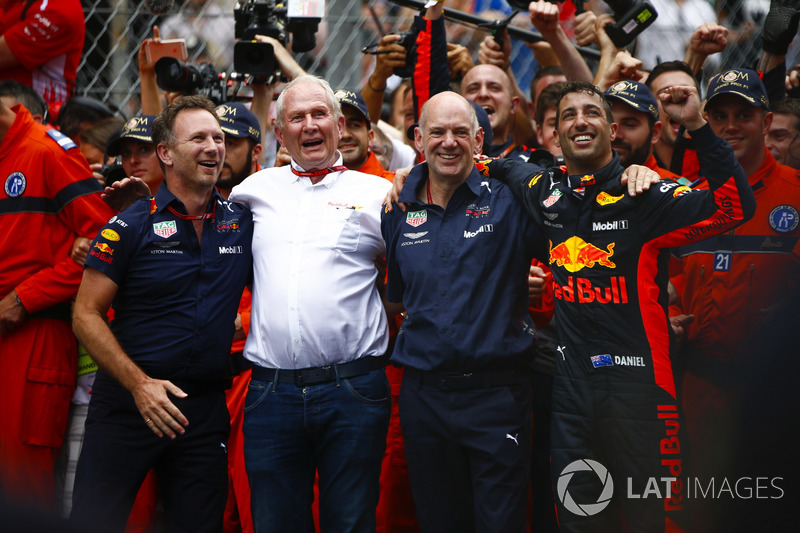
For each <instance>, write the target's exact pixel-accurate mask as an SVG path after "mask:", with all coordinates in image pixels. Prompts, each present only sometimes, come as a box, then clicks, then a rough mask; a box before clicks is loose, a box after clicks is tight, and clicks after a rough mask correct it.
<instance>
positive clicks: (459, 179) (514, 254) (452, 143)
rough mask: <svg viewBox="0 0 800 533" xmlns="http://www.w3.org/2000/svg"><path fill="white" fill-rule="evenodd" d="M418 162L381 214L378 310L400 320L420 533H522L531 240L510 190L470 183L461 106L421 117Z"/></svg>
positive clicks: (444, 100) (470, 127)
mask: <svg viewBox="0 0 800 533" xmlns="http://www.w3.org/2000/svg"><path fill="white" fill-rule="evenodd" d="M415 143H416V144H417V149H418V150H419V151H421V152H424V154H425V159H426V161H427V162H426V163H425V164H423V165H420V166H417V167H415V168H414V169H413V170H412V171H411V173H410V174H409V176H408V178H407V180H406V183H405V187H404V189H403V190H402V192H401V195H400V198H399V201H400V202H404V203H406V204H407V205H408V208H407V211H406V212H405V213H404V212H402V211H401V210H400V209H398V208H395V209H394V210H393V211H392V212H386V213H384V216H383V220H382V231H383V237H384V239H385V240H386V249H387V250H386V253H387V263H388V287H387V297H388V299H389V301H390V302H402V304H403V306H404V307H405V311H406V313H407V315H406V318H405V319H404V321H403V324H402V326H401V328H400V332H399V334H398V336H397V342H396V344H395V347H394V352H393V354H392V362H394V363H395V364H400V365H403V366H405V371H404V375H403V381H402V385H401V388H400V399H399V409H400V422H401V425H402V428H403V437H404V439H405V450H406V457H407V460H408V470H409V475H410V480H411V489H412V492H413V495H414V502H415V506H416V510H417V515H418V517H419V522H420V526H421V529H422V530H423V531H472V530H475V529H476V528H477V529H478V530H483V531H521V530H523V529H524V527H525V508H526V501H527V493H528V491H527V487H528V470H529V468H530V457H531V451H530V443H531V417H530V413H531V399H530V377H529V370H528V358H529V355H530V353H529V352H530V350H531V349H532V348H533V345H534V342H535V340H536V333H535V328H534V326H533V323H532V321H531V319H530V317H529V316H528V312H527V311H528V284H527V277H528V272H529V268H530V263H531V257H532V255H533V253H534V251H535V249H536V248H537V247H538V246H541V244H540V241H539V233H538V230H537V229H536V227H535V225H534V223H533V221H532V219H531V218H530V217H528V216H526V215H525V214H524V212H523V210H522V208H521V206H520V204H519V203H518V202H517V201H516V200H515V199H514V197H513V196H512V194H511V191H510V190H508V188H506V187H505V186H504V185H503V184H502V183H500V182H499V181H496V180H493V179H486V178H483V177H481V176H480V174H479V173H478V171H477V169H476V167H475V164H474V160H473V155H474V154H475V153H476V150H480V148H479V147H480V146H482V143H483V134H482V131H481V130H480V129H479V128H478V121H477V118H476V116H475V111H474V109H473V108H472V106H471V105H470V104H469V103H468V102H467V100H465V99H464V98H463V97H461V96H459V95H457V94H456V93H453V92H444V93H439V94H437V95H435V96H434V97H433V98H431V99H430V100H429V101H428V102H427V103H426V104H425V106H423V111H422V115H421V117H420V127H419V128H417V130H416V134H415Z"/></svg>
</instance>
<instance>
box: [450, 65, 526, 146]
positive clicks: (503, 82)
mask: <svg viewBox="0 0 800 533" xmlns="http://www.w3.org/2000/svg"><path fill="white" fill-rule="evenodd" d="M461 94H462V95H463V96H464V98H466V99H467V100H471V101H473V102H475V103H476V104H478V105H479V106H481V107H482V108H484V109H485V110H486V112H487V113H488V114H489V122H491V124H492V132H493V133H494V139H493V140H492V144H503V143H505V142H506V141H507V140H508V136H509V134H510V132H511V125H512V123H513V120H512V119H513V114H514V113H515V112H516V110H517V106H518V105H519V97H517V96H513V93H512V89H511V80H510V79H509V77H508V75H507V74H506V73H505V72H504V71H503V70H502V69H501V68H499V67H496V66H494V65H477V66H475V67H473V68H471V69H470V70H469V71H468V72H467V73H466V75H465V76H464V79H463V80H462V82H461Z"/></svg>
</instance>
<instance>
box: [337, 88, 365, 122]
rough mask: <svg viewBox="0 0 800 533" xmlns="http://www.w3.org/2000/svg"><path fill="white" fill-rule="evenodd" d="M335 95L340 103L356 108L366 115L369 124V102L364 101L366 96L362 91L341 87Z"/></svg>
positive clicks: (362, 114)
mask: <svg viewBox="0 0 800 533" xmlns="http://www.w3.org/2000/svg"><path fill="white" fill-rule="evenodd" d="M334 96H336V99H337V100H339V103H340V104H342V105H347V106H350V107H352V108H355V109H356V111H358V112H359V113H361V116H363V117H364V120H366V121H367V124H368V125H369V109H367V103H366V102H365V101H364V97H363V96H361V93H356V92H353V91H348V90H345V89H339V90H338V91H336V92H335V93H334Z"/></svg>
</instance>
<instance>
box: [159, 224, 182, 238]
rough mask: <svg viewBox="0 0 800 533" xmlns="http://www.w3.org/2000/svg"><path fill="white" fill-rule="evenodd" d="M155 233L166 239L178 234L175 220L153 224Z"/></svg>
mask: <svg viewBox="0 0 800 533" xmlns="http://www.w3.org/2000/svg"><path fill="white" fill-rule="evenodd" d="M153 233H155V234H156V235H158V236H159V237H163V238H165V239H166V238H167V237H169V236H171V235H175V234H176V233H178V226H177V225H176V224H175V221H174V220H168V221H166V222H156V223H155V224H153Z"/></svg>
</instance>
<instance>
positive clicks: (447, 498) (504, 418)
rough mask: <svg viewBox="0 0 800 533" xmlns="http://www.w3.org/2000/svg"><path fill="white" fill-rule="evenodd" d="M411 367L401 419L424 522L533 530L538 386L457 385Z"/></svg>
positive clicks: (463, 530) (439, 532) (489, 531)
mask: <svg viewBox="0 0 800 533" xmlns="http://www.w3.org/2000/svg"><path fill="white" fill-rule="evenodd" d="M432 374H434V373H431V372H420V371H418V370H415V369H412V368H408V367H407V368H406V369H405V373H404V375H403V382H402V385H401V387H400V424H401V426H402V429H403V439H404V440H405V449H406V459H407V461H408V473H409V476H410V478H411V491H412V493H413V495H414V504H415V506H416V509H417V518H418V519H419V525H420V529H421V530H422V531H423V532H424V533H425V532H430V533H434V532H435V533H446V532H452V533H469V532H476V533H477V532H481V533H494V532H500V531H503V532H504V531H510V532H521V531H524V530H525V523H526V518H527V517H526V510H527V501H528V481H529V472H530V464H531V432H532V425H533V424H532V420H531V388H530V381H529V378H528V376H527V375H525V374H524V373H520V376H521V379H520V382H519V383H518V384H509V385H500V386H487V387H475V388H465V389H461V390H458V384H457V383H453V385H455V387H456V390H453V387H451V386H449V384H448V383H446V380H445V384H444V386H440V383H441V380H440V379H432V380H428V379H426V378H427V377H430V376H431V375H432Z"/></svg>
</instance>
